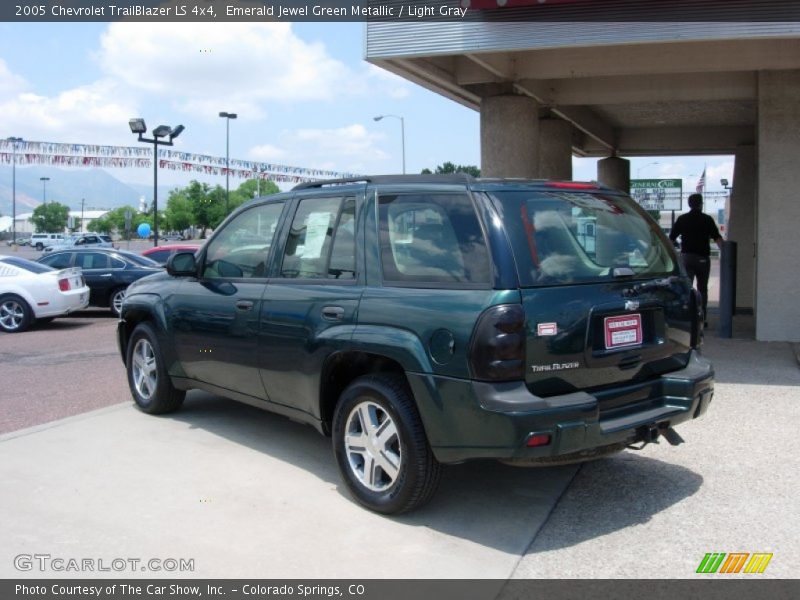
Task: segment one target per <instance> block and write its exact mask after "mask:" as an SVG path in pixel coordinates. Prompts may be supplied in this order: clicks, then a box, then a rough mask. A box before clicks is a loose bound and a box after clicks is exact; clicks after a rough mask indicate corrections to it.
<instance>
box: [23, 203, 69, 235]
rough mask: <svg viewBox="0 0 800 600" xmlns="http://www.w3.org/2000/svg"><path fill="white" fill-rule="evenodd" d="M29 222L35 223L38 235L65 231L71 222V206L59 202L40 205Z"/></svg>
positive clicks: (34, 210)
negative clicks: (69, 221)
mask: <svg viewBox="0 0 800 600" xmlns="http://www.w3.org/2000/svg"><path fill="white" fill-rule="evenodd" d="M28 220H29V221H30V222H31V223H33V227H34V228H35V229H36V233H47V232H53V233H58V232H61V231H64V229H65V228H66V227H67V221H68V220H69V206H65V205H63V204H60V203H58V202H49V203H47V204H40V205H39V206H37V207H36V208H35V209H33V216H32V217H31V218H30V219H28Z"/></svg>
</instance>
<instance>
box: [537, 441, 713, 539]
mask: <svg viewBox="0 0 800 600" xmlns="http://www.w3.org/2000/svg"><path fill="white" fill-rule="evenodd" d="M702 483H703V478H702V477H701V476H700V475H698V474H697V473H695V472H694V471H691V470H689V469H687V468H685V467H681V466H678V465H674V464H670V463H667V462H663V461H660V460H656V459H653V458H646V457H644V456H641V455H637V454H636V453H635V452H632V451H626V452H623V453H621V454H618V455H616V456H613V457H610V458H607V459H605V460H599V461H594V462H591V463H585V464H584V465H582V466H581V468H580V471H579V472H578V474H577V475H576V477H575V478H574V479H573V481H572V485H570V488H569V490H567V492H566V493H565V494H564V496H563V497H562V498H561V500H560V502H559V503H558V506H557V507H556V508H555V510H554V511H553V513H552V514H551V515H550V518H549V520H548V522H547V525H546V527H544V528H543V529H542V531H541V532H540V534H539V535H538V536H537V538H536V540H535V541H534V543H533V544H532V545H531V548H530V549H529V551H528V552H529V553H538V552H548V551H550V550H556V549H559V548H567V547H570V546H575V545H577V544H580V543H582V542H585V541H587V540H591V539H594V538H599V537H602V536H604V535H608V534H610V533H613V532H615V531H619V530H623V529H626V528H628V527H631V526H635V525H641V524H643V523H647V522H648V521H650V519H652V518H653V516H654V515H656V514H658V513H660V512H661V511H664V510H666V509H668V508H669V507H671V506H673V505H674V504H677V503H678V502H681V501H682V500H684V499H685V498H688V497H689V496H692V495H694V494H695V493H696V492H697V491H698V490H699V489H700V486H701V485H702Z"/></svg>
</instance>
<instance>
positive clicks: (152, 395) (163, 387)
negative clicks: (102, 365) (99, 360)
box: [125, 323, 186, 415]
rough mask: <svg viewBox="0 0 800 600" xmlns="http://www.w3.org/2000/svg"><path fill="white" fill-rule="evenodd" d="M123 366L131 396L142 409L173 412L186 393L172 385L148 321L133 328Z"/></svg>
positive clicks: (158, 412) (181, 402)
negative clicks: (126, 373)
mask: <svg viewBox="0 0 800 600" xmlns="http://www.w3.org/2000/svg"><path fill="white" fill-rule="evenodd" d="M125 366H126V369H127V372H128V386H129V387H130V389H131V395H132V396H133V400H134V401H135V402H136V405H137V406H138V407H139V408H140V409H141V410H142V411H143V412H146V413H148V414H151V415H160V414H163V413H168V412H172V411H175V410H177V409H179V408H180V406H181V404H183V399H184V397H185V396H186V392H185V391H183V390H178V389H175V387H174V386H173V385H172V382H171V381H170V378H169V375H168V374H167V370H166V368H164V358H163V357H162V355H161V347H160V346H159V343H158V338H157V337H156V334H155V331H153V328H152V327H151V326H150V325H149V324H148V323H140V324H139V325H137V326H136V329H134V330H133V334H131V338H130V340H129V341H128V348H127V351H126V360H125Z"/></svg>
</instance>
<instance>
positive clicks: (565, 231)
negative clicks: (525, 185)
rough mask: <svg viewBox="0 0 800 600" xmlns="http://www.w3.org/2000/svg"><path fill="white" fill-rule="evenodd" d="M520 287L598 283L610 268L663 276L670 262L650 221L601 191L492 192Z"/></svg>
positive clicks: (671, 268) (608, 274)
mask: <svg viewBox="0 0 800 600" xmlns="http://www.w3.org/2000/svg"><path fill="white" fill-rule="evenodd" d="M494 195H495V197H496V206H497V207H498V209H499V210H500V212H501V213H502V215H503V220H504V221H505V225H506V229H507V231H508V232H509V236H510V238H511V242H512V245H513V247H514V255H515V258H516V261H517V265H518V267H519V275H520V280H521V282H522V284H523V285H551V284H567V283H577V282H590V281H602V280H604V279H607V278H609V277H613V273H614V269H616V268H625V269H627V270H630V271H632V272H633V273H634V274H635V275H640V274H641V275H647V276H655V275H668V274H670V273H672V272H673V271H674V270H675V266H676V265H675V263H674V262H673V260H672V258H671V254H670V251H669V250H668V248H667V245H666V244H665V238H664V235H663V234H662V233H661V231H660V230H659V229H658V227H657V226H656V224H655V223H653V222H651V221H650V220H649V219H647V218H646V217H645V216H644V215H642V214H640V212H638V210H637V208H636V207H635V206H634V205H633V203H632V202H631V201H630V199H628V198H625V197H623V196H616V195H607V194H603V193H577V192H576V193H567V192H560V191H559V192H541V191H535V192H516V191H515V192H495V194H494Z"/></svg>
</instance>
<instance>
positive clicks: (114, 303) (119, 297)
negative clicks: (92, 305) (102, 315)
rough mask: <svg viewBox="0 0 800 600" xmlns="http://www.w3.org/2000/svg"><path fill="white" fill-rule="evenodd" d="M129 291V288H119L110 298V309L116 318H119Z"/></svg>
mask: <svg viewBox="0 0 800 600" xmlns="http://www.w3.org/2000/svg"><path fill="white" fill-rule="evenodd" d="M127 291H128V288H124V287H121V288H117V289H115V290H114V291H112V292H111V293H110V294H109V296H108V307H109V308H110V309H111V312H112V314H113V315H114V316H115V317H119V314H120V308H121V307H122V301H123V300H124V299H125V294H126V293H127Z"/></svg>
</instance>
